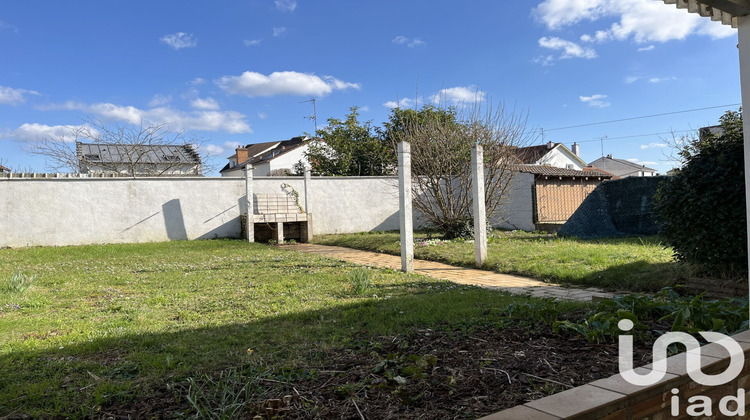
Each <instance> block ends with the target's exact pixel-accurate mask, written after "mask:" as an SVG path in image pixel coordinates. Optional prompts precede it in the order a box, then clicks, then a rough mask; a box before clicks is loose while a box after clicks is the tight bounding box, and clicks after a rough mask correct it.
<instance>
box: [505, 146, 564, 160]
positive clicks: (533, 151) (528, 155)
mask: <svg viewBox="0 0 750 420" xmlns="http://www.w3.org/2000/svg"><path fill="white" fill-rule="evenodd" d="M553 144H554V146H557V145H558V144H560V143H553ZM554 146H553V147H549V146H548V145H546V144H541V145H539V146H529V147H519V148H518V150H516V151H515V153H514V155H515V156H516V158H518V160H520V161H521V163H523V164H526V165H530V164H533V163H536V162H537V161H539V159H541V158H542V157H543V156H544V155H546V154H547V153H549V151H550V150H552V149H553V148H554Z"/></svg>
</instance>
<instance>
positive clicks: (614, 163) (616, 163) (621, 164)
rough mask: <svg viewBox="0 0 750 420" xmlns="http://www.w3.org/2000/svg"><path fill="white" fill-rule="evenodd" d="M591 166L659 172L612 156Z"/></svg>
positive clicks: (598, 160) (605, 157) (601, 158)
mask: <svg viewBox="0 0 750 420" xmlns="http://www.w3.org/2000/svg"><path fill="white" fill-rule="evenodd" d="M589 165H590V166H594V167H600V166H601V167H605V168H607V169H614V168H622V169H629V170H632V171H633V172H635V171H649V172H658V171H657V170H656V169H654V168H649V167H647V166H646V165H639V164H637V163H633V162H631V161H629V160H625V159H616V158H613V157H612V155H607V156H602V157H600V158H599V159H597V160H595V161H593V162H591V163H589Z"/></svg>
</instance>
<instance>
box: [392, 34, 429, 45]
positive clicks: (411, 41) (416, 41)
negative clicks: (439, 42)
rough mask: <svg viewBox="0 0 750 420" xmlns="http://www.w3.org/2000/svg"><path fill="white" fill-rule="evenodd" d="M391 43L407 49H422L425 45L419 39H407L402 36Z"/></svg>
mask: <svg viewBox="0 0 750 420" xmlns="http://www.w3.org/2000/svg"><path fill="white" fill-rule="evenodd" d="M391 42H393V43H394V44H398V45H406V46H407V47H409V48H416V47H424V46H426V45H427V43H426V42H424V41H422V40H421V39H419V38H408V37H405V36H403V35H399V36H397V37H395V38H393V41H391Z"/></svg>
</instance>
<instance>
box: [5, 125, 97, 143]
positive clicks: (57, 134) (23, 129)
mask: <svg viewBox="0 0 750 420" xmlns="http://www.w3.org/2000/svg"><path fill="white" fill-rule="evenodd" d="M81 130H88V131H89V132H91V133H92V134H93V135H95V134H96V133H97V131H96V130H95V129H93V128H91V127H90V126H88V125H86V124H82V125H46V124H38V123H31V124H29V123H26V124H22V125H21V126H20V127H18V128H17V129H15V130H14V131H13V132H12V133H10V137H14V138H16V139H18V140H25V141H34V140H39V139H44V138H51V139H62V140H64V141H66V142H74V141H76V140H83V139H84V138H80V137H79V138H76V136H75V133H76V132H80V131H81Z"/></svg>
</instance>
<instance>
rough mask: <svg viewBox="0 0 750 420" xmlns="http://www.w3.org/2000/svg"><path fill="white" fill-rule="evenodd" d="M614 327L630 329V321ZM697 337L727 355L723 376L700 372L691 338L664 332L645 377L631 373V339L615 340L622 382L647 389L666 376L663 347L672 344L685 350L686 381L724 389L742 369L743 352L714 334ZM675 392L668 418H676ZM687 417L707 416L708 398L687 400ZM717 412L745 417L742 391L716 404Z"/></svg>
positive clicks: (698, 353) (674, 391)
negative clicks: (681, 346) (723, 350)
mask: <svg viewBox="0 0 750 420" xmlns="http://www.w3.org/2000/svg"><path fill="white" fill-rule="evenodd" d="M617 326H618V327H619V328H620V330H622V331H630V330H632V329H633V321H631V320H629V319H623V320H620V322H618V324H617ZM699 334H700V335H701V337H703V338H705V339H706V341H708V342H710V343H716V344H719V345H720V346H722V347H724V348H725V349H726V350H727V351H728V352H729V367H727V369H726V370H725V371H724V372H721V373H718V374H716V375H707V374H705V373H703V371H702V370H701V349H700V343H699V342H698V340H696V339H695V338H694V337H693V336H691V335H690V334H687V333H683V332H668V333H666V334H664V335H662V336H661V337H659V338H657V339H656V342H655V343H654V348H653V367H652V369H651V371H650V372H648V373H646V374H643V375H641V374H639V373H636V372H635V371H634V370H633V336H631V335H620V336H619V353H620V355H619V368H620V375H622V377H623V379H625V380H626V381H627V382H629V383H631V384H633V385H639V386H649V385H653V384H655V383H657V382H659V381H660V380H662V379H663V378H664V375H666V373H667V347H668V346H669V345H670V344H672V343H681V344H683V345H684V346H685V347H686V348H687V352H686V366H687V374H688V375H689V376H690V378H691V379H692V380H693V381H695V382H697V383H699V384H701V385H704V386H717V385H724V384H726V383H728V382H730V381H732V380H733V379H735V378H736V377H737V376H738V375H739V374H740V372H741V371H742V367H743V365H744V362H745V360H744V352H743V351H742V347H740V345H739V344H738V343H737V342H736V341H734V340H733V339H732V338H731V337H728V336H726V335H724V334H721V333H717V332H701V333H699ZM679 392H680V391H679V389H677V388H674V389H672V394H674V395H673V396H672V401H671V403H672V415H673V416H677V415H679V414H680V404H679V403H680V400H679V395H677V394H679ZM688 402H689V403H693V404H691V405H690V406H688V407H687V410H686V412H687V414H688V415H690V416H704V415H705V416H711V415H712V401H711V399H710V398H709V397H707V396H703V395H694V396H692V397H690V398H688ZM730 403H736V404H737V407H736V408H735V409H730V408H729V404H730ZM719 411H720V412H721V414H723V415H724V416H727V417H730V416H738V415H739V416H742V415H745V391H744V390H743V389H739V390H738V394H737V396H734V395H728V396H726V397H723V398H722V399H721V400H720V401H719Z"/></svg>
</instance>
